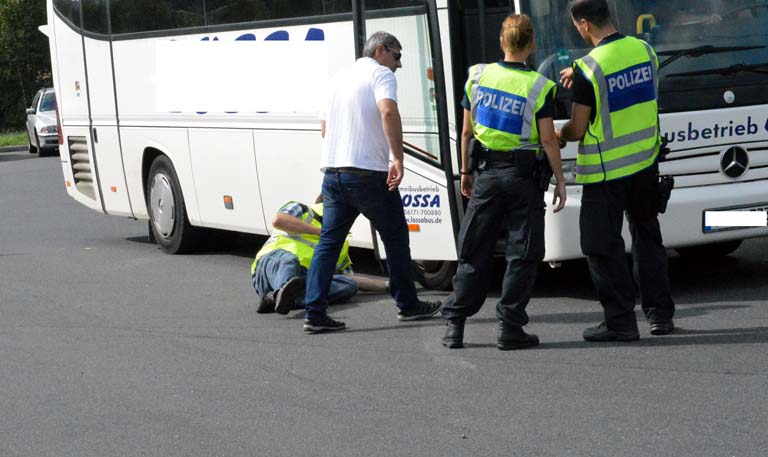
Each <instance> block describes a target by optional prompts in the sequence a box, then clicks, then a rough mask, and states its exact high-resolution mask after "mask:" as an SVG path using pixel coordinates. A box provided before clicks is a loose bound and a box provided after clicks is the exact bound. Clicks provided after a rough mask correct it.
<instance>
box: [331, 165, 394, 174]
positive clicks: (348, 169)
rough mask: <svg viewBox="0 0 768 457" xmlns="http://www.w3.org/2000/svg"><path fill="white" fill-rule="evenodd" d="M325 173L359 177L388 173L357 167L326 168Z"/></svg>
mask: <svg viewBox="0 0 768 457" xmlns="http://www.w3.org/2000/svg"><path fill="white" fill-rule="evenodd" d="M325 171H326V172H329V173H350V174H353V175H359V176H371V175H373V174H376V173H386V172H384V171H376V170H366V169H364V168H355V167H338V168H336V167H325Z"/></svg>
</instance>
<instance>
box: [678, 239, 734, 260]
mask: <svg viewBox="0 0 768 457" xmlns="http://www.w3.org/2000/svg"><path fill="white" fill-rule="evenodd" d="M741 242H742V240H732V241H721V242H719V243H712V244H702V245H700V246H688V247H685V248H675V251H677V253H678V254H680V256H681V257H688V258H691V259H712V258H718V257H725V256H727V255H728V254H730V253H732V252H733V251H735V250H736V249H738V248H739V246H741Z"/></svg>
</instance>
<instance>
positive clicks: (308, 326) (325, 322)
mask: <svg viewBox="0 0 768 457" xmlns="http://www.w3.org/2000/svg"><path fill="white" fill-rule="evenodd" d="M345 328H347V326H346V324H344V322H341V321H335V320H333V319H331V318H330V317H328V316H323V317H321V318H319V319H304V331H305V332H308V333H318V332H335V331H338V330H344V329H345Z"/></svg>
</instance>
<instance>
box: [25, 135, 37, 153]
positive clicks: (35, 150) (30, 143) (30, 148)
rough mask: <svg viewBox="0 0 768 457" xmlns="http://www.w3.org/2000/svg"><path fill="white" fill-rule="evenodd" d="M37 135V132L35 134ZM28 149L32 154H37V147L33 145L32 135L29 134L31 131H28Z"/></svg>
mask: <svg viewBox="0 0 768 457" xmlns="http://www.w3.org/2000/svg"><path fill="white" fill-rule="evenodd" d="M35 136H37V134H35ZM27 148H28V149H27V150H28V151H29V153H30V154H37V148H36V147H34V146H32V137H30V136H29V132H27Z"/></svg>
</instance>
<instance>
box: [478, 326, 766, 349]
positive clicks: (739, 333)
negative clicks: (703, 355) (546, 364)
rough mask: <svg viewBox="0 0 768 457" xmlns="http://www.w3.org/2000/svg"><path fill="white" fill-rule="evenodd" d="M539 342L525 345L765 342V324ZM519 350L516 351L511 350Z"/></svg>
mask: <svg viewBox="0 0 768 457" xmlns="http://www.w3.org/2000/svg"><path fill="white" fill-rule="evenodd" d="M540 336H541V337H542V342H541V344H540V345H539V346H536V347H534V348H530V349H525V351H536V350H546V349H601V348H609V349H610V348H616V347H657V346H658V347H662V346H703V345H718V346H719V345H724V344H757V343H763V344H764V343H768V327H743V328H724V329H710V330H688V329H684V328H678V329H676V330H675V332H674V333H673V334H671V335H666V336H647V337H646V336H643V337H641V338H640V340H639V341H630V342H610V343H595V342H589V341H583V340H577V341H553V342H548V341H547V340H546V338H547V336H546V335H540ZM464 347H465V348H466V349H472V348H495V347H496V343H466V342H465V343H464ZM510 352H518V351H510Z"/></svg>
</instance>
